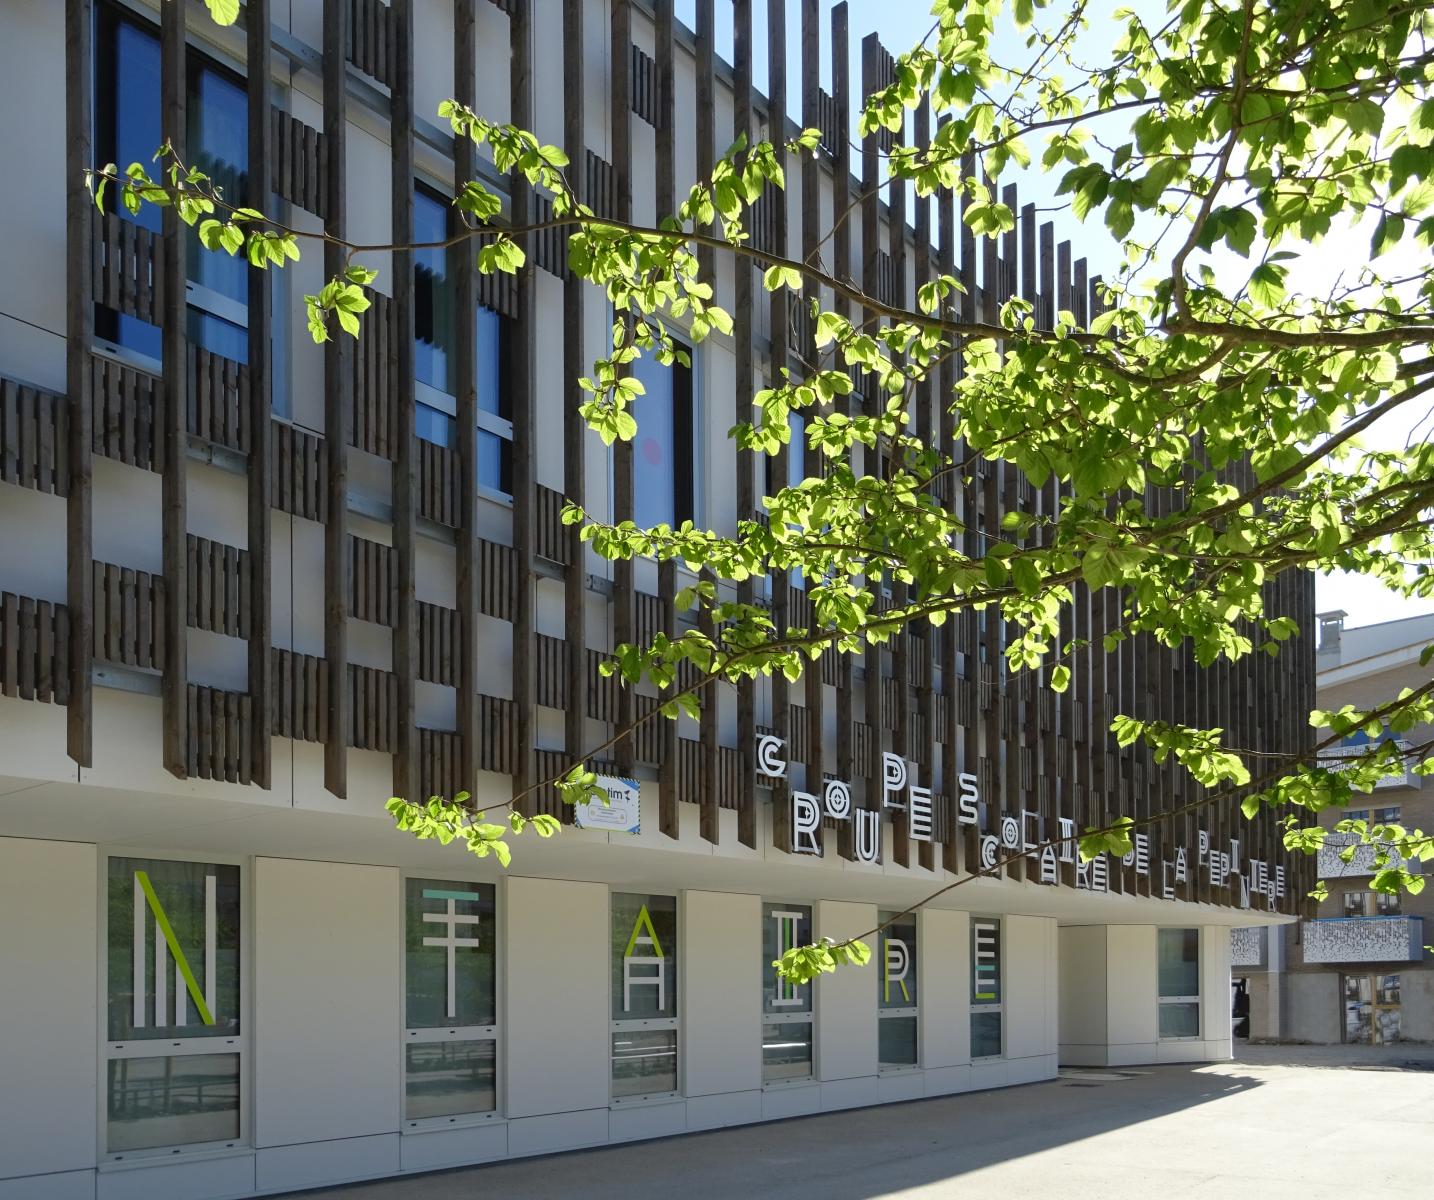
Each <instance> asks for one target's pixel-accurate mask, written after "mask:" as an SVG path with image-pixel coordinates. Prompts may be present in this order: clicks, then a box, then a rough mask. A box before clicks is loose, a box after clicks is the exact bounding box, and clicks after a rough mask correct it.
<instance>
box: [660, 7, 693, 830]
mask: <svg viewBox="0 0 1434 1200" xmlns="http://www.w3.org/2000/svg"><path fill="white" fill-rule="evenodd" d="M655 7H656V14H655V15H656V21H655V29H654V34H655V37H656V43H657V45H656V49H657V115H658V122H657V138H656V146H655V149H656V159H657V163H656V166H657V171H656V179H655V180H654V186H655V189H656V200H657V219H658V221H661V220H662V219H663V218H664V217H668V216H674V215H675V213H676V209H677V170H676V166H675V164H674V162H673V157H674V152H675V146H674V138H675V134H676V130H675V129H674V125H675V123H676V122H675V120H674V116H675V113H674V107H675V106H674V102H673V89H674V79H673V74H674V66H673V49H674V47H673V32H674V31H673V14H672V0H656V5H655ZM694 353H695V347H694ZM676 595H677V563H676V561H675V560H674V559H670V558H669V559H664V560H663V561H662V562H661V563H659V564H658V568H657V597H658V601H659V603H660V606H661V612H662V632H663V633H665V634H666V635H667V636H668V637H669V638H676V636H677V612H676V609H675V607H674V600H675V597H676ZM657 720H658V721H659V722H660V732H659V738H658V742H659V745H658V761H657V789H658V826H659V828H660V829H661V830H662V832H663V833H665V834H666V835H667V836H668V837H671V838H675V837H676V836H677V833H678V821H679V807H678V803H679V800H681V799H688V800H691V799H694V798H695V797H691V796H688V797H680V796H679V795H678V786H679V783H678V781H679V777H680V776H679V772H678V761H677V756H678V744H677V721H676V720H674V719H668V718H666V717H658V718H657Z"/></svg>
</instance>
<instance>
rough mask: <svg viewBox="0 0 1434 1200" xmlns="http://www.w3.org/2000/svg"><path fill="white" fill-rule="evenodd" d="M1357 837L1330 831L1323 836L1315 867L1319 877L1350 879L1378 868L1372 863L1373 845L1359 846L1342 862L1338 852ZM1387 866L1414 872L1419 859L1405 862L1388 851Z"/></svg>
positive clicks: (1416, 869) (1417, 870)
mask: <svg viewBox="0 0 1434 1200" xmlns="http://www.w3.org/2000/svg"><path fill="white" fill-rule="evenodd" d="M1358 840H1359V839H1358V838H1357V837H1356V836H1355V835H1354V834H1352V833H1330V834H1327V835H1326V836H1325V839H1324V845H1322V846H1321V847H1320V848H1319V854H1318V856H1317V863H1316V869H1317V870H1318V871H1319V877H1320V878H1321V879H1350V878H1352V877H1354V876H1356V875H1373V874H1374V873H1375V871H1377V870H1378V869H1379V868H1378V867H1376V866H1375V865H1374V847H1373V846H1361V847H1360V848H1359V849H1358V850H1356V851H1355V852H1354V857H1353V858H1352V859H1350V861H1349V862H1343V861H1342V860H1341V859H1340V857H1339V852H1340V851H1341V850H1342V849H1344V847H1346V846H1349V845H1352V844H1353V843H1355V842H1357V841H1358ZM1388 865H1389V866H1391V867H1403V868H1405V870H1408V871H1413V872H1415V873H1416V874H1417V873H1418V872H1419V870H1420V862H1419V860H1417V859H1416V860H1415V861H1414V862H1406V861H1405V860H1404V859H1402V858H1400V857H1399V855H1397V854H1394V853H1392V852H1391V853H1390V855H1389V864H1388Z"/></svg>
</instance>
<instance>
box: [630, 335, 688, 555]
mask: <svg viewBox="0 0 1434 1200" xmlns="http://www.w3.org/2000/svg"><path fill="white" fill-rule="evenodd" d="M677 349H679V350H680V351H682V352H683V353H684V354H686V355H687V356H688V358H689V361H690V359H691V355H692V349H691V347H689V346H684V345H682V344H681V343H677ZM632 373H633V375H634V377H635V378H637V379H638V380H640V381H641V382H642V386H643V388H644V392H643V394H642V395H641V396H639V397H637V400H636V402H635V403H634V404H633V408H632V415H633V417H634V419H635V420H636V421H637V436H636V438H635V439H634V442H633V473H632V474H633V481H632V487H633V493H632V494H633V502H632V510H633V511H632V519H633V520H634V521H636V522H637V523H638V524H639V525H643V526H648V527H650V526H653V525H663V524H666V525H671V526H673V527H674V528H676V527H677V526H679V525H681V524H682V522H683V521H691V520H694V519H695V517H696V511H697V470H696V464H697V445H696V441H695V438H694V434H695V429H696V427H695V423H694V414H693V403H692V368H691V367H684V366H683V365H682V364H681V363H679V362H674V363H673V364H672V365H671V366H663V365H662V364H661V363H660V362H658V361H657V359H656V358H654V357H653V356H652V355H651V354H644V355H643V356H642V357H641V358H639V359H638V360H637V361H636V362H635V363H633V366H632Z"/></svg>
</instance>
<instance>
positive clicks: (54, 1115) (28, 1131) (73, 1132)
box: [0, 838, 99, 1176]
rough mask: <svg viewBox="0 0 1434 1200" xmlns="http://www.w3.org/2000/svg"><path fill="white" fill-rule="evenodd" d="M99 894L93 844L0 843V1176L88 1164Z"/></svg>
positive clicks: (93, 1108) (91, 1159) (91, 1155)
mask: <svg viewBox="0 0 1434 1200" xmlns="http://www.w3.org/2000/svg"><path fill="white" fill-rule="evenodd" d="M97 887H98V863H97V856H96V853H95V848H94V847H93V846H89V845H85V844H83V843H79V842H41V841H30V840H27V839H25V838H0V906H3V907H2V908H0V910H3V911H4V912H6V913H8V914H10V915H11V919H10V920H6V921H3V922H0V1020H3V1022H4V1029H5V1033H4V1035H3V1036H0V1081H3V1084H0V1174H4V1175H7V1176H9V1175H38V1174H41V1173H44V1172H49V1171H69V1170H74V1169H76V1168H89V1167H93V1166H94V1165H95V1114H96V1112H97V1111H98V1105H99V1100H98V1097H97V1095H96V1091H97V1085H96V1079H95V1053H96V1049H95V1036H96V1033H95V1031H96V1030H97V1029H98V1028H99V1016H98V1013H97V1012H96V1005H97V1003H98V1002H97V1000H96V993H97V989H98V981H97V979H96V974H97V972H98V970H99V966H98V964H99V946H98V942H97V940H96V935H97V930H96V920H97V918H96V905H97V904H98V903H99V898H98V896H97V894H96V889H97ZM24 913H28V914H32V916H31V917H30V918H29V919H22V918H19V914H24ZM41 913H43V919H36V917H35V914H41ZM21 1081H23V1086H21Z"/></svg>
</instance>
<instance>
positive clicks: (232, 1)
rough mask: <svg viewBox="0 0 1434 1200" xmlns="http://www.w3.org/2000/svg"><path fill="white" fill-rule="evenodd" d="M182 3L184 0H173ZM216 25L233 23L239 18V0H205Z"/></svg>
mask: <svg viewBox="0 0 1434 1200" xmlns="http://www.w3.org/2000/svg"><path fill="white" fill-rule="evenodd" d="M172 2H173V3H176V4H177V3H182V0H172ZM204 2H205V4H207V5H208V6H209V15H210V16H211V17H213V18H214V23H215V24H216V25H232V24H234V22H235V21H237V20H238V19H239V0H204Z"/></svg>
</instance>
